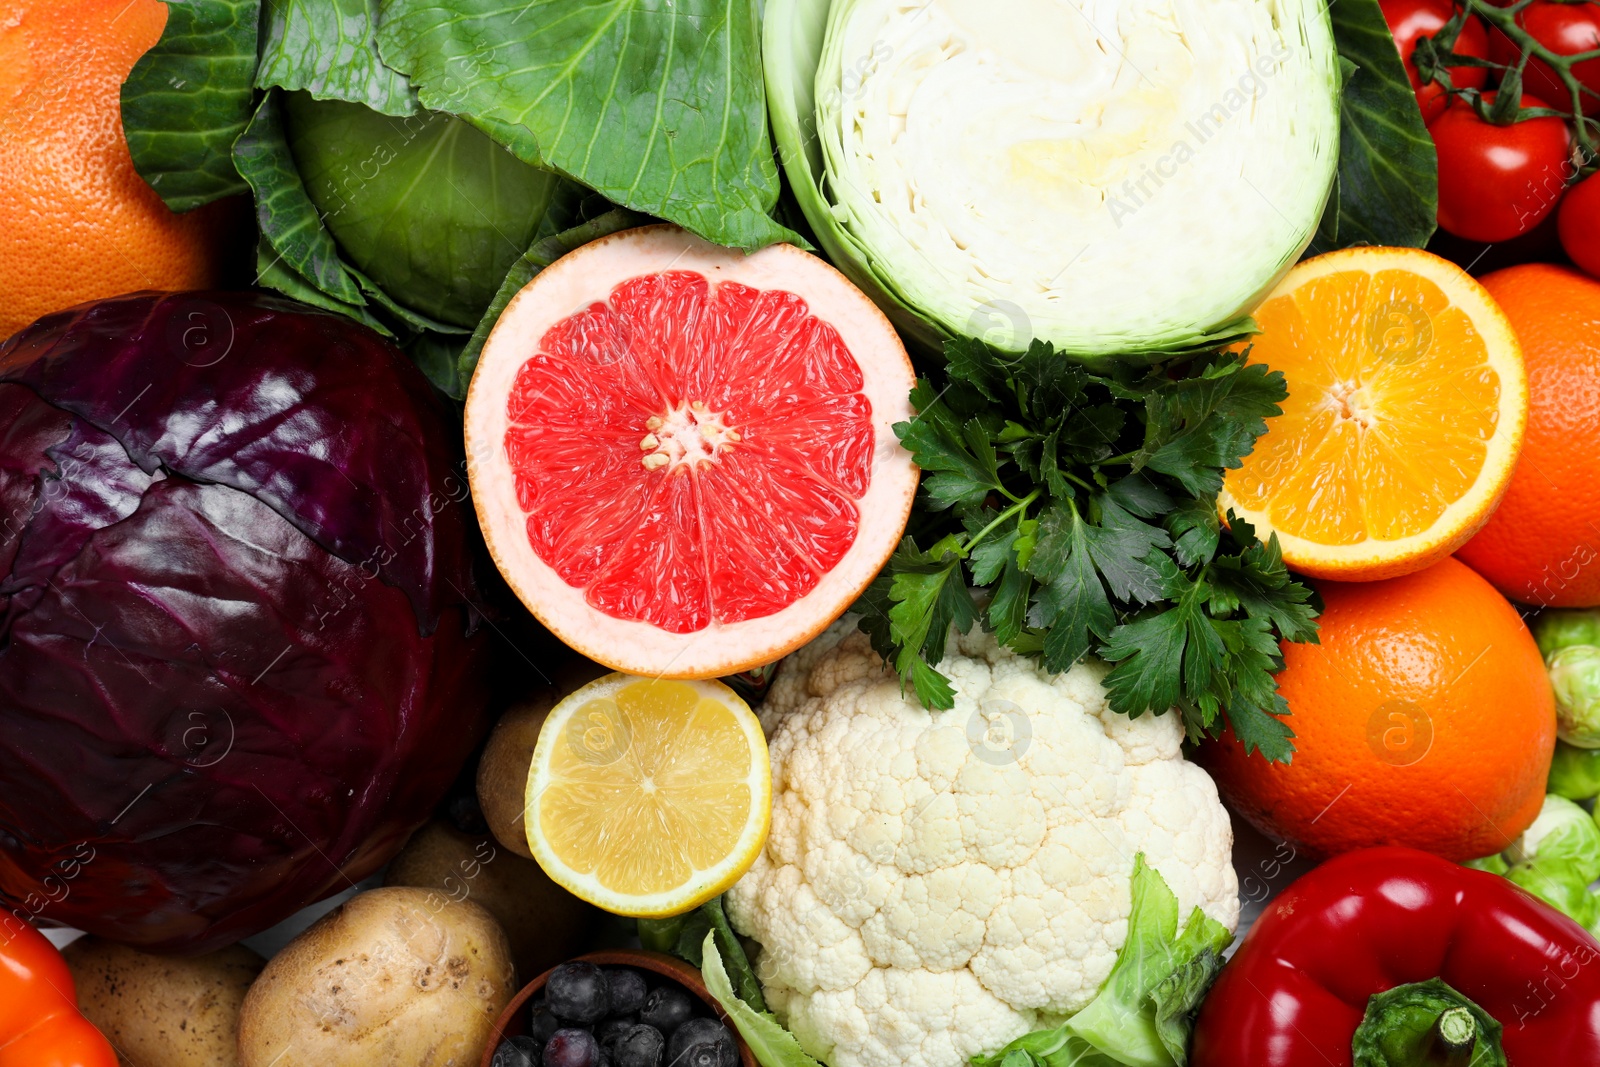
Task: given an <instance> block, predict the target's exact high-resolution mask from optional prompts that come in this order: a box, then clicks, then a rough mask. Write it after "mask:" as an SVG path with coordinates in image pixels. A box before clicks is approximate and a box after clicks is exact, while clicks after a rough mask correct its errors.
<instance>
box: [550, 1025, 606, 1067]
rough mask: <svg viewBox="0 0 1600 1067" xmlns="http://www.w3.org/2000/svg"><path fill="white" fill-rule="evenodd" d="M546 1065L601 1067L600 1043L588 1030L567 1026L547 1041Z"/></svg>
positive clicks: (555, 1066)
mask: <svg viewBox="0 0 1600 1067" xmlns="http://www.w3.org/2000/svg"><path fill="white" fill-rule="evenodd" d="M541 1062H542V1063H543V1065H544V1067H600V1044H599V1042H597V1041H595V1039H594V1035H593V1034H591V1033H590V1032H589V1031H587V1030H579V1029H577V1028H576V1027H570V1026H569V1027H565V1028H563V1029H561V1030H557V1031H556V1032H555V1033H554V1034H552V1035H550V1040H549V1041H546V1042H545V1045H544V1056H543V1059H542V1061H541Z"/></svg>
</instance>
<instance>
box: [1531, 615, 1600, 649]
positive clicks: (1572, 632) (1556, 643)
mask: <svg viewBox="0 0 1600 1067" xmlns="http://www.w3.org/2000/svg"><path fill="white" fill-rule="evenodd" d="M1533 637H1534V640H1536V641H1538V642H1539V651H1540V652H1543V653H1544V654H1545V655H1546V656H1549V655H1551V654H1552V653H1554V652H1557V651H1559V650H1561V649H1563V648H1568V647H1570V646H1572V645H1600V611H1595V610H1592V609H1590V608H1549V609H1547V610H1545V611H1542V612H1540V613H1539V617H1538V618H1537V619H1534V620H1533Z"/></svg>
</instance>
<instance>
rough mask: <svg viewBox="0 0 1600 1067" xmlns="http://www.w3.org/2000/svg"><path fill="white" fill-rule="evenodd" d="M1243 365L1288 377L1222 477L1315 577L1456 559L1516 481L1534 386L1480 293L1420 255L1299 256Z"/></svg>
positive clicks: (1293, 562)
mask: <svg viewBox="0 0 1600 1067" xmlns="http://www.w3.org/2000/svg"><path fill="white" fill-rule="evenodd" d="M1255 319H1256V321H1257V323H1259V324H1260V326H1261V333H1260V335H1259V336H1257V337H1256V338H1255V339H1254V341H1253V342H1252V347H1251V349H1250V354H1249V359H1250V361H1251V362H1252V363H1265V364H1266V365H1267V366H1269V367H1271V368H1273V369H1274V370H1281V371H1283V373H1284V376H1285V377H1286V378H1287V379H1288V384H1289V398H1288V400H1287V401H1285V402H1284V404H1283V414H1282V415H1279V416H1277V417H1276V418H1272V419H1268V420H1267V433H1266V435H1265V436H1264V437H1262V438H1261V439H1260V440H1259V441H1257V442H1256V447H1255V450H1254V451H1253V452H1251V454H1250V455H1248V456H1246V457H1245V459H1244V464H1243V465H1242V466H1241V467H1240V468H1239V469H1237V470H1232V471H1229V472H1228V474H1227V477H1226V478H1225V479H1224V481H1223V490H1222V495H1221V496H1220V497H1219V499H1218V501H1217V504H1218V508H1219V509H1220V510H1221V511H1222V513H1223V514H1224V515H1226V514H1227V510H1228V509H1229V508H1232V509H1233V510H1234V511H1236V512H1238V514H1239V515H1241V516H1243V517H1244V518H1246V519H1248V520H1249V521H1250V522H1251V523H1253V524H1254V525H1255V527H1256V532H1257V533H1258V534H1259V535H1260V536H1261V537H1262V538H1263V539H1265V538H1266V537H1267V535H1268V534H1269V533H1276V534H1277V535H1278V540H1279V542H1280V544H1281V545H1282V547H1283V558H1284V561H1285V562H1286V563H1288V565H1289V566H1290V567H1291V568H1293V569H1294V570H1296V571H1299V572H1300V573H1302V574H1309V575H1311V576H1313V577H1324V578H1338V579H1344V580H1347V581H1368V580H1373V579H1378V578H1389V577H1393V576H1395V575H1400V574H1409V573H1411V572H1412V571H1418V570H1421V569H1422V568H1424V567H1426V566H1428V565H1429V564H1431V563H1434V562H1436V561H1437V560H1439V559H1442V558H1443V557H1445V556H1448V555H1449V554H1450V553H1452V552H1454V551H1455V550H1456V549H1457V548H1459V547H1460V546H1461V545H1462V544H1463V543H1465V542H1466V540H1467V539H1468V538H1470V537H1471V536H1472V535H1473V534H1474V533H1475V532H1477V530H1478V528H1479V527H1481V526H1482V525H1483V524H1484V523H1485V522H1486V521H1488V518H1489V514H1490V513H1491V512H1492V511H1494V508H1495V505H1496V504H1498V503H1499V501H1500V497H1501V494H1503V493H1504V492H1505V489H1506V485H1507V484H1508V483H1509V482H1510V480H1511V472H1512V469H1513V468H1514V467H1515V466H1516V462H1517V453H1518V451H1519V450H1520V449H1521V447H1522V435H1523V430H1524V428H1525V426H1526V424H1527V420H1528V382H1527V376H1526V374H1525V373H1524V371H1523V367H1522V350H1521V348H1520V347H1519V346H1518V344H1517V339H1516V336H1515V334H1513V333H1512V331H1511V324H1510V322H1508V321H1507V319H1506V316H1505V314H1504V312H1502V311H1501V310H1500V308H1499V306H1498V305H1496V304H1495V302H1494V300H1493V299H1492V298H1491V297H1490V296H1489V293H1488V291H1487V290H1485V289H1484V288H1483V286H1481V285H1479V284H1478V283H1477V282H1476V281H1474V280H1473V279H1472V278H1471V277H1470V276H1468V275H1467V273H1466V272H1465V271H1463V270H1461V268H1459V267H1457V266H1456V265H1455V264H1453V263H1450V262H1448V261H1446V260H1443V259H1440V258H1439V257H1438V256H1434V255H1430V254H1429V253H1427V252H1423V251H1421V250H1419V249H1415V248H1349V249H1345V250H1343V251H1339V252H1330V253H1328V254H1327V255H1323V256H1317V257H1316V258H1314V259H1309V260H1306V261H1305V262H1303V263H1300V264H1299V265H1298V266H1296V267H1295V268H1294V269H1293V270H1292V271H1290V272H1289V274H1288V276H1287V277H1285V278H1284V280H1283V282H1282V283H1281V284H1279V286H1278V288H1277V289H1276V290H1274V291H1273V293H1272V295H1271V296H1269V297H1268V298H1267V300H1266V302H1265V303H1263V304H1262V305H1261V306H1260V307H1259V308H1258V309H1257V310H1256V312H1255Z"/></svg>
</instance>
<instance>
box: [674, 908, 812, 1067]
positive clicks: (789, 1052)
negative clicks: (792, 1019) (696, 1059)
mask: <svg viewBox="0 0 1600 1067" xmlns="http://www.w3.org/2000/svg"><path fill="white" fill-rule="evenodd" d="M717 942H718V936H717V935H716V934H714V933H709V932H708V933H707V934H706V935H705V939H704V940H703V941H702V942H701V950H700V955H701V958H702V959H703V960H704V962H703V964H702V965H701V967H700V973H701V975H702V976H703V977H704V978H705V980H706V991H707V992H708V993H710V994H711V996H712V997H713V998H714V999H715V1000H716V1002H717V1003H718V1004H720V1005H722V1010H723V1011H725V1012H727V1013H728V1019H729V1021H730V1022H732V1023H733V1025H734V1028H735V1029H737V1030H738V1031H739V1036H740V1037H742V1038H744V1043H745V1044H746V1045H749V1046H750V1051H751V1052H753V1053H755V1057H756V1062H757V1063H759V1064H761V1067H822V1065H821V1064H819V1063H818V1062H817V1061H816V1060H814V1059H812V1058H811V1057H810V1056H809V1055H807V1054H806V1050H805V1049H803V1048H801V1047H800V1041H799V1039H797V1038H796V1037H795V1036H794V1035H793V1034H791V1033H790V1032H789V1031H788V1030H785V1029H784V1028H783V1024H782V1023H780V1022H778V1020H777V1019H776V1018H774V1017H773V1016H772V1015H770V1014H769V1013H768V1012H767V1011H766V1010H765V1009H764V1008H758V1007H754V1006H752V1005H751V1004H750V1003H749V1002H748V1000H747V998H745V997H743V996H741V995H739V994H736V993H734V991H733V985H732V983H730V982H729V981H728V973H727V971H726V970H724V969H723V966H722V954H721V952H720V951H719V950H718V948H717ZM742 955H743V953H741V956H742ZM758 1003H759V1002H758Z"/></svg>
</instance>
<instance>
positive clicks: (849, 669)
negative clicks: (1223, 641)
mask: <svg viewBox="0 0 1600 1067" xmlns="http://www.w3.org/2000/svg"><path fill="white" fill-rule="evenodd" d="M952 646H953V647H952V649H951V651H950V652H948V653H947V654H946V656H945V659H944V661H943V662H942V663H941V664H940V670H941V671H942V672H943V673H944V674H945V675H946V676H947V677H948V678H950V680H951V682H952V683H953V685H954V687H955V690H956V703H955V707H954V708H952V709H951V710H949V711H943V712H939V711H934V712H930V711H927V710H925V709H923V708H922V707H921V706H920V705H918V704H917V703H916V702H915V700H914V698H911V697H909V696H906V695H902V693H901V689H900V681H899V679H898V678H897V677H895V675H894V674H892V673H891V672H890V671H888V670H887V669H885V668H884V666H883V664H882V661H881V660H880V659H879V657H878V656H877V655H876V654H875V653H874V652H873V651H872V648H871V646H870V644H869V643H868V641H867V638H866V636H865V635H863V634H861V633H857V632H854V626H853V624H852V622H851V621H850V620H848V619H847V620H843V621H841V622H840V623H837V624H835V625H834V627H833V628H831V629H830V630H829V631H827V632H826V633H825V634H823V635H822V636H820V637H819V638H818V639H817V640H815V641H813V642H812V643H811V644H809V645H807V646H806V647H805V648H803V649H801V650H800V651H799V652H796V653H795V654H794V655H793V656H791V657H789V659H788V660H786V661H785V662H784V664H783V666H782V667H781V669H780V672H779V676H778V679H777V680H776V681H775V682H774V684H773V688H772V691H771V693H770V694H769V696H768V698H767V701H766V703H765V705H764V706H763V708H762V720H763V725H764V726H766V727H767V730H768V733H769V735H770V741H769V748H770V752H771V758H772V789H773V801H772V832H771V835H770V836H769V837H768V839H767V844H766V847H765V848H764V849H763V851H762V853H761V855H760V857H759V858H758V859H757V860H756V862H755V864H754V866H753V867H751V869H750V871H749V872H748V873H747V874H745V876H744V877H743V878H742V879H740V881H739V882H738V883H737V884H736V885H735V886H734V887H733V888H732V889H731V890H729V891H728V893H727V896H726V898H725V903H726V905H727V908H728V912H729V915H730V917H731V919H732V922H733V925H734V927H735V928H736V929H737V930H738V931H739V932H741V933H743V934H746V935H748V936H750V937H753V938H754V939H755V940H757V941H758V942H760V943H761V946H762V949H761V952H760V954H759V956H758V957H757V960H756V963H755V966H756V970H757V973H758V974H759V975H760V977H761V980H762V985H763V989H764V991H765V993H766V996H767V999H768V1002H769V1003H770V1005H771V1006H772V1007H773V1009H774V1010H775V1011H776V1012H777V1014H778V1015H779V1017H780V1018H781V1019H783V1021H784V1022H785V1023H786V1024H787V1025H788V1026H789V1028H790V1029H791V1030H792V1031H793V1032H794V1034H795V1036H796V1037H798V1038H799V1039H800V1042H801V1044H802V1045H804V1046H805V1048H806V1050H807V1051H808V1052H810V1053H811V1054H812V1055H814V1056H816V1057H818V1058H819V1059H822V1060H824V1061H825V1062H827V1063H829V1064H831V1065H832V1067H961V1065H962V1064H965V1063H966V1061H967V1060H968V1058H970V1057H971V1056H974V1055H977V1054H980V1053H984V1052H991V1051H994V1050H996V1049H998V1048H1000V1047H1002V1046H1003V1045H1005V1044H1006V1043H1007V1042H1008V1041H1010V1040H1012V1039H1013V1038H1016V1037H1018V1036H1021V1035H1022V1034H1025V1033H1028V1032H1030V1031H1032V1030H1035V1029H1038V1028H1040V1027H1042V1026H1053V1025H1056V1024H1058V1023H1059V1021H1060V1020H1061V1019H1063V1018H1064V1017H1065V1016H1067V1015H1070V1014H1072V1013H1073V1012H1076V1011H1078V1010H1080V1009H1081V1008H1083V1007H1084V1006H1085V1005H1087V1004H1088V1003H1089V1001H1090V1000H1092V999H1093V998H1094V996H1095V993H1096V991H1097V990H1098V989H1099V987H1100V985H1101V983H1102V982H1104V981H1105V979H1106V976H1107V975H1108V974H1109V973H1110V971H1111V967H1112V965H1113V964H1114V963H1115V962H1116V959H1117V954H1118V952H1119V950H1120V949H1121V948H1122V945H1123V942H1124V940H1125V939H1126V937H1127V928H1128V916H1129V911H1130V909H1131V906H1132V904H1131V881H1130V879H1131V875H1132V872H1133V869H1134V858H1135V856H1136V855H1137V854H1138V853H1141V852H1142V853H1144V856H1145V859H1146V862H1147V863H1148V864H1149V865H1150V866H1152V867H1153V868H1155V869H1156V871H1158V872H1159V873H1160V874H1161V875H1162V877H1163V878H1165V880H1166V882H1167V884H1168V885H1169V886H1170V887H1171V889H1172V891H1173V892H1174V893H1175V894H1176V895H1177V897H1178V902H1179V905H1180V908H1181V913H1182V914H1185V915H1186V914H1188V913H1189V912H1190V911H1191V910H1192V909H1193V908H1194V907H1195V906H1196V905H1198V906H1199V907H1200V908H1201V909H1202V910H1203V911H1204V912H1205V913H1206V914H1207V915H1208V916H1210V917H1211V918H1213V919H1215V920H1217V921H1218V922H1220V923H1222V924H1223V925H1224V926H1226V927H1227V928H1228V929H1229V930H1233V929H1234V928H1235V927H1236V925H1237V923H1238V917H1239V895H1238V882H1237V880H1236V878H1235V875H1234V871H1233V865H1232V863H1231V860H1230V853H1231V850H1232V844H1233V834H1232V829H1231V827H1230V825H1229V822H1228V816H1227V813H1226V812H1225V811H1224V810H1223V807H1222V804H1221V802H1220V801H1219V800H1218V798H1217V790H1216V787H1215V785H1213V784H1212V781H1211V779H1210V777H1208V776H1207V775H1206V773H1205V772H1204V771H1203V770H1201V769H1200V768H1199V767H1197V766H1195V765H1194V764H1191V763H1188V762H1186V761H1185V760H1184V759H1183V757H1182V755H1181V752H1180V747H1179V746H1180V743H1181V740H1182V734H1181V727H1180V724H1179V719H1178V716H1177V715H1174V714H1167V715H1143V716H1140V717H1139V718H1137V719H1129V718H1127V717H1126V716H1123V715H1119V714H1117V713H1115V712H1113V711H1111V710H1110V708H1109V707H1107V703H1106V694H1105V691H1104V689H1103V688H1102V687H1101V684H1100V681H1101V678H1102V677H1104V674H1105V671H1106V668H1105V667H1104V666H1103V665H1101V664H1098V663H1081V664H1079V665H1078V666H1076V667H1074V668H1073V669H1072V670H1070V671H1068V672H1067V673H1065V674H1062V675H1059V676H1057V677H1051V676H1049V675H1047V674H1045V673H1044V672H1043V671H1042V670H1041V669H1040V668H1039V667H1038V666H1037V665H1036V664H1035V663H1034V662H1033V661H1031V660H1029V659H1026V658H1023V657H1019V656H1017V655H1016V654H1014V653H1012V652H1010V651H1009V650H1007V649H1002V648H1000V647H999V646H998V645H997V644H996V643H995V641H994V639H993V638H992V637H989V636H987V635H983V634H973V635H970V636H956V637H954V638H953V641H952Z"/></svg>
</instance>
